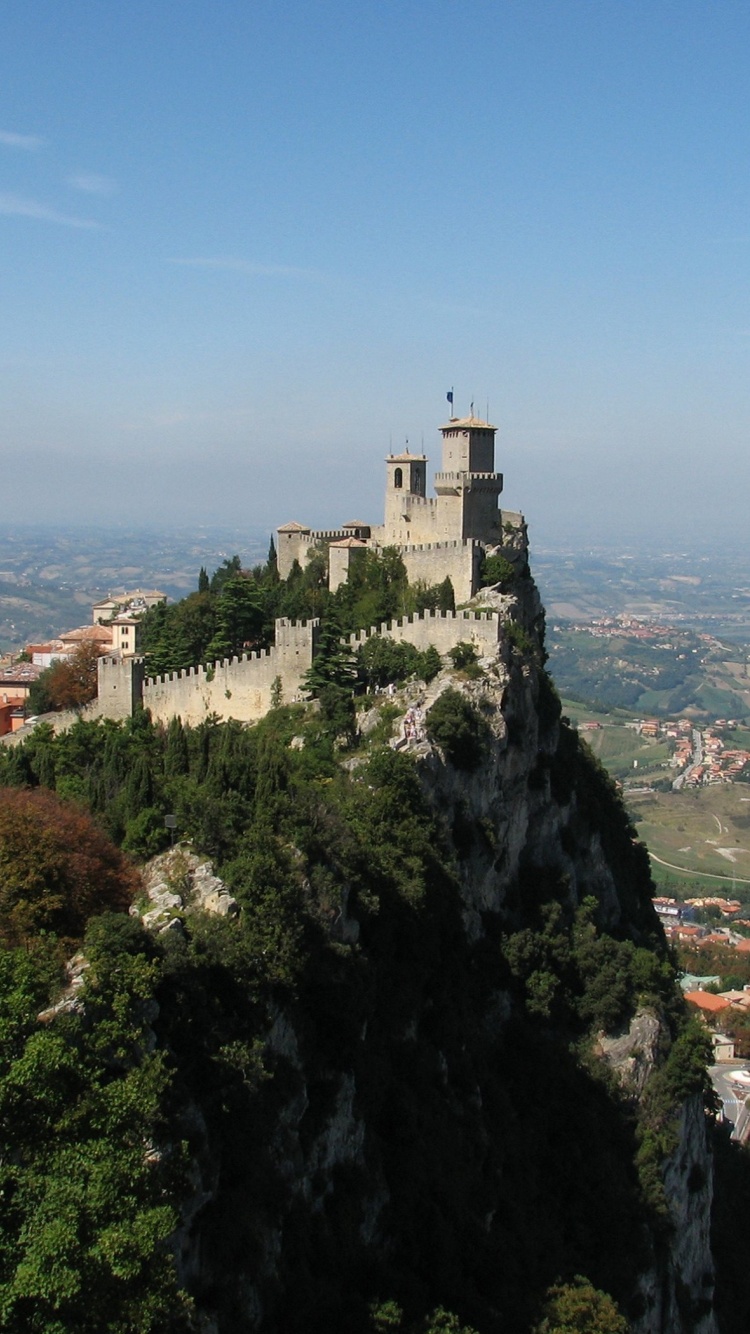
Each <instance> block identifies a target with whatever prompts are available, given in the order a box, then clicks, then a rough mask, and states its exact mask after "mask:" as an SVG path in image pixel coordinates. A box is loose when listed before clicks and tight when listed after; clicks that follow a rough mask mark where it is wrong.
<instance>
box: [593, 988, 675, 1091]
mask: <svg viewBox="0 0 750 1334" xmlns="http://www.w3.org/2000/svg"><path fill="white" fill-rule="evenodd" d="M660 1036H661V1024H660V1023H659V1019H658V1016H657V1015H656V1014H654V1012H653V1010H645V1009H642V1010H639V1011H638V1013H637V1014H635V1015H633V1018H632V1020H631V1021H630V1024H629V1026H628V1030H627V1032H626V1033H621V1034H619V1035H617V1036H607V1035H606V1034H605V1033H600V1034H599V1039H598V1043H597V1045H598V1049H599V1053H600V1055H601V1056H603V1058H604V1060H605V1061H606V1062H607V1064H608V1065H609V1066H611V1068H612V1069H613V1070H614V1072H615V1074H616V1075H617V1078H618V1080H619V1081H620V1084H621V1085H622V1087H623V1089H624V1090H625V1091H626V1093H631V1094H635V1096H636V1097H638V1096H640V1094H641V1093H642V1092H643V1090H644V1088H645V1086H646V1082H647V1080H648V1077H649V1075H650V1074H651V1073H652V1071H653V1070H654V1067H655V1066H656V1058H657V1048H658V1045H659V1038H660Z"/></svg>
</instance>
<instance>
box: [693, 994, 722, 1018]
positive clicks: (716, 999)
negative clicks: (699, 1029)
mask: <svg viewBox="0 0 750 1334" xmlns="http://www.w3.org/2000/svg"><path fill="white" fill-rule="evenodd" d="M685 1000H687V1001H690V1002H691V1003H692V1004H693V1005H697V1006H698V1009H699V1010H706V1011H708V1012H710V1013H711V1014H717V1013H718V1012H719V1010H727V1009H728V1008H729V1001H728V1000H724V998H723V996H715V995H714V994H713V992H712V991H686V992H685Z"/></svg>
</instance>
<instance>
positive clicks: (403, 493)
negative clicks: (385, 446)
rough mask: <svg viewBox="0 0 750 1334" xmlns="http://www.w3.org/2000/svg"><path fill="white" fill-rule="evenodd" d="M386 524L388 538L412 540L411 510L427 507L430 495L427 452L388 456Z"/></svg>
mask: <svg viewBox="0 0 750 1334" xmlns="http://www.w3.org/2000/svg"><path fill="white" fill-rule="evenodd" d="M385 467H386V482H385V524H384V527H385V529H386V532H387V533H388V540H389V541H391V542H393V541H395V542H408V541H410V534H409V527H408V525H409V522H410V518H411V511H412V510H413V509H414V508H417V507H424V504H425V497H426V495H427V455H426V454H410V453H409V451H408V449H407V450H405V452H404V453H403V454H389V455H388V456H387V458H386V460H385Z"/></svg>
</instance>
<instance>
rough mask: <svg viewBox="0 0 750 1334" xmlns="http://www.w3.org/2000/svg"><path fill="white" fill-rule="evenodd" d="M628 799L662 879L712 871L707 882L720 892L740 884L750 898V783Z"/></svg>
mask: <svg viewBox="0 0 750 1334" xmlns="http://www.w3.org/2000/svg"><path fill="white" fill-rule="evenodd" d="M627 805H628V808H629V810H630V812H631V814H632V815H633V818H634V819H635V821H636V824H637V829H638V834H639V837H640V838H642V839H643V840H644V841H645V843H646V844H647V845H648V849H649V852H650V853H651V856H652V862H653V871H654V878H655V879H656V880H657V882H661V883H663V882H664V881H665V880H670V879H674V878H676V879H678V880H682V879H684V878H689V879H694V878H695V877H696V874H697V875H698V876H701V878H703V877H710V879H708V878H707V879H706V880H705V881H704V884H705V886H706V888H708V887H709V885H712V886H713V888H714V890H715V892H716V893H726V892H727V891H729V892H731V891H732V886H733V885H734V886H735V896H736V897H737V898H739V899H743V900H750V784H747V783H726V784H725V783H722V784H717V785H716V786H713V787H706V788H699V789H697V790H692V791H687V792H653V793H644V794H642V795H641V794H637V793H630V794H628V796H627ZM657 859H658V860H657ZM664 863H666V864H667V865H666V866H665V865H664ZM701 873H702V875H701Z"/></svg>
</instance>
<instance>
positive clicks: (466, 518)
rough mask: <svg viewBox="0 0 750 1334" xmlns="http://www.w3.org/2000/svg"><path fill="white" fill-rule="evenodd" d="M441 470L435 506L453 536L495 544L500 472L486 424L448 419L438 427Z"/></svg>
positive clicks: (492, 429)
mask: <svg viewBox="0 0 750 1334" xmlns="http://www.w3.org/2000/svg"><path fill="white" fill-rule="evenodd" d="M440 430H441V433H442V436H443V470H442V472H439V473H436V474H435V491H436V494H437V496H438V505H439V507H440V510H441V512H442V513H443V514H444V515H445V518H446V521H447V522H446V527H447V528H449V529H452V530H453V532H454V533H455V536H456V537H457V538H458V537H461V538H476V539H477V540H478V541H480V542H499V541H500V534H501V522H500V511H499V510H498V507H497V498H498V496H499V495H500V492H501V491H502V489H503V477H502V473H499V472H495V434H496V432H497V427H496V426H492V425H491V423H490V422H485V421H480V419H479V418H478V417H474V416H473V415H472V416H470V417H452V418H451V420H450V421H449V422H446V424H445V426H441V427H440Z"/></svg>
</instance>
